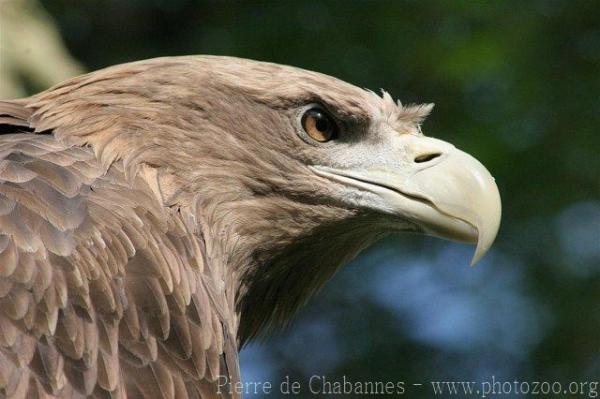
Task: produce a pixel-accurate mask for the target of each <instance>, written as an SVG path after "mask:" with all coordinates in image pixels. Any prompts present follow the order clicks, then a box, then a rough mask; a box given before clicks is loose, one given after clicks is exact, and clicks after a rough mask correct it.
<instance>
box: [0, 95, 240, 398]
mask: <svg viewBox="0 0 600 399" xmlns="http://www.w3.org/2000/svg"><path fill="white" fill-rule="evenodd" d="M60 90H67V89H66V88H63V89H60ZM60 90H59V91H60ZM57 102H58V103H60V98H57V99H55V102H47V103H44V104H41V106H43V107H44V110H42V111H43V112H38V113H37V114H36V115H38V116H36V117H34V116H33V112H32V111H31V110H30V109H29V108H27V107H26V106H25V102H22V101H17V102H2V101H0V133H3V134H1V135H0V396H6V397H11V398H35V397H39V398H42V397H48V398H50V397H52V398H67V397H68V398H70V397H97V398H127V397H130V398H133V397H145V398H156V397H163V398H188V397H189V398H217V397H229V396H227V395H225V394H223V395H219V394H216V392H217V391H216V381H217V379H218V377H219V376H223V375H224V376H226V377H227V378H228V379H229V380H230V381H231V382H233V383H235V382H236V381H239V373H238V371H237V370H238V365H237V362H238V359H237V342H236V339H235V331H230V329H231V323H230V320H232V319H234V318H235V316H234V314H232V313H227V312H228V311H229V312H233V309H229V308H228V306H227V304H228V303H230V302H231V301H228V300H227V298H226V295H225V291H224V288H223V284H222V282H221V283H220V284H219V283H217V281H221V280H222V278H223V276H222V275H219V270H211V268H210V265H209V264H207V263H206V260H205V251H204V247H203V241H202V240H201V238H200V237H199V236H198V235H196V234H195V233H194V231H195V230H194V229H195V227H194V218H193V216H191V215H189V214H184V213H180V212H176V211H175V210H171V209H169V208H167V207H165V206H163V204H162V203H161V201H160V200H161V198H162V194H161V188H160V185H159V182H158V180H157V176H156V173H155V171H152V170H145V171H144V173H140V174H137V175H136V174H135V173H129V172H128V171H127V168H126V167H125V166H123V164H122V163H121V162H120V161H117V162H115V163H113V164H112V165H111V166H110V167H108V168H107V167H106V166H105V165H101V163H100V162H99V161H98V160H97V159H96V156H95V154H94V152H93V151H92V150H91V149H90V148H84V147H74V146H70V145H68V144H65V143H63V142H60V141H59V140H57V139H56V138H55V137H54V136H53V135H52V134H44V135H38V134H33V133H31V132H33V131H38V132H39V131H47V129H48V127H50V126H56V123H59V122H60V121H61V120H62V121H65V120H70V118H71V119H72V118H73V116H70V115H66V114H64V113H60V112H59V111H57V110H56V109H57V108H56V107H57ZM41 113H45V116H44V118H46V119H45V120H43V119H40V117H39V115H41ZM50 120H51V121H50ZM57 121H59V122H57ZM90 123H92V122H90ZM94 123H99V122H98V121H95V122H94ZM106 126H110V123H108V122H106ZM50 133H51V132H50ZM107 134H109V133H107ZM111 134H112V133H111ZM153 173H154V174H153Z"/></svg>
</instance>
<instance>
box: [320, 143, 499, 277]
mask: <svg viewBox="0 0 600 399" xmlns="http://www.w3.org/2000/svg"><path fill="white" fill-rule="evenodd" d="M407 147H408V150H407V151H406V152H408V153H409V154H412V155H411V156H410V159H411V161H412V163H410V164H408V165H406V167H404V168H402V170H401V171H399V170H398V168H393V167H390V166H381V165H379V166H373V167H370V168H365V169H360V170H356V169H336V168H330V167H323V166H316V167H314V170H315V171H316V172H317V173H318V174H320V175H322V176H326V177H329V178H332V179H335V180H338V181H340V182H342V183H345V184H351V185H354V186H356V187H358V188H361V189H363V190H368V191H371V192H373V193H375V194H377V195H378V196H379V197H380V198H381V199H382V200H383V203H385V204H386V208H387V209H386V210H387V211H388V212H390V213H393V214H396V215H400V216H402V217H404V218H406V219H408V220H411V221H412V222H414V223H415V224H417V225H419V226H420V227H421V228H422V229H423V231H424V232H425V233H426V234H430V235H434V236H437V237H441V238H446V239H450V240H456V241H461V242H468V243H477V248H476V250H475V254H474V255H473V259H472V260H471V265H474V264H475V263H476V262H478V261H479V260H480V259H481V258H482V257H483V255H484V254H485V253H486V252H487V251H488V249H489V248H490V247H491V245H492V243H493V242H494V239H495V238H496V234H497V232H498V228H499V226H500V215H501V203H500V194H499V192H498V187H497V186H496V183H495V181H494V178H493V177H492V176H491V175H490V173H489V172H488V171H487V169H486V168H485V167H484V166H483V165H482V164H481V163H480V162H479V161H477V160H476V159H475V158H473V157H472V156H470V155H469V154H467V153H465V152H462V151H460V150H458V149H456V148H455V147H454V146H452V145H450V144H448V143H446V142H443V141H441V140H436V139H431V138H427V137H416V138H411V139H410V141H409V142H408V145H407Z"/></svg>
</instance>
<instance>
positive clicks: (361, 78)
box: [42, 0, 600, 397]
mask: <svg viewBox="0 0 600 399" xmlns="http://www.w3.org/2000/svg"><path fill="white" fill-rule="evenodd" d="M42 3H43V5H44V6H45V8H46V9H47V10H48V11H49V12H50V13H51V14H52V15H53V17H54V18H55V20H56V22H57V24H58V26H59V29H60V31H61V33H62V36H63V38H64V40H65V42H66V45H67V47H68V48H69V49H70V51H71V52H72V54H73V55H74V56H75V57H76V58H77V59H78V60H79V61H81V62H82V63H83V64H84V65H85V66H86V67H87V68H89V69H90V70H91V69H96V68H100V67H104V66H108V65H111V64H115V63H120V62H126V61H132V60H137V59H142V58H149V57H155V56H164V55H178V54H200V53H202V54H226V55H234V56H240V57H247V58H253V59H260V60H268V61H273V62H278V63H284V64H291V65H295V66H299V67H303V68H308V69H312V70H316V71H320V72H323V73H327V74H331V75H334V76H337V77H339V78H342V79H344V80H347V81H350V82H352V83H354V84H356V85H358V86H361V87H367V88H370V89H374V90H377V89H378V88H380V87H383V88H385V89H386V90H388V91H390V92H391V93H392V95H394V96H395V97H398V98H400V99H401V100H402V101H403V102H435V103H436V104H437V105H436V108H435V110H434V112H433V114H432V116H431V117H430V118H429V119H428V120H427V122H426V123H425V125H424V131H425V133H426V134H429V135H432V136H435V137H439V138H442V139H445V140H448V141H451V142H453V143H455V144H456V145H457V146H458V147H461V148H463V149H464V150H466V151H468V152H470V153H472V154H474V155H475V156H476V157H477V158H479V159H480V160H481V161H482V162H483V163H484V164H485V165H486V166H488V168H489V169H490V170H491V171H492V173H493V174H494V175H495V177H496V179H497V182H498V185H499V187H500V191H501V194H502V198H503V206H504V216H503V224H502V227H501V230H500V234H499V236H498V239H497V243H496V246H495V248H494V250H493V251H492V253H491V254H490V255H489V256H488V258H487V259H486V260H485V261H484V262H482V264H480V265H479V266H478V267H477V268H475V269H470V268H468V267H466V265H467V263H468V257H469V251H470V249H469V248H467V247H465V246H460V245H453V244H447V243H442V242H440V241H437V240H432V239H426V238H425V239H423V238H419V237H409V236H404V237H394V238H391V239H389V240H386V241H384V242H382V243H380V244H378V245H377V246H376V247H375V248H372V249H370V250H368V251H367V252H365V253H364V254H363V255H361V256H360V257H359V259H357V260H356V261H354V262H353V263H352V264H351V265H349V266H348V267H346V268H345V269H344V270H342V271H341V272H340V273H339V274H338V275H337V276H336V278H334V279H333V281H332V282H331V283H330V284H329V285H328V286H327V287H326V288H325V289H324V291H323V292H322V293H321V294H320V295H319V296H318V297H317V298H316V299H315V300H314V301H313V302H312V303H311V304H310V305H309V306H308V307H307V308H306V309H305V310H304V311H302V312H301V314H300V315H299V317H298V319H297V321H296V322H295V324H294V325H293V326H292V328H291V329H289V330H288V331H286V332H284V333H282V334H280V335H277V336H274V337H271V338H270V339H269V340H267V341H266V342H264V343H262V344H260V345H259V344H256V345H253V346H251V347H250V348H248V349H247V350H246V351H245V352H244V354H243V364H242V370H243V374H244V376H245V378H246V379H252V380H261V379H263V380H264V379H271V380H273V381H280V380H281V378H283V376H285V375H291V376H292V378H297V379H300V380H303V381H307V379H308V378H309V377H310V376H311V375H313V374H317V375H321V374H326V375H327V376H329V377H330V378H332V379H335V378H340V377H341V376H342V375H346V376H347V377H348V378H350V379H353V380H357V381H365V380H375V381H377V380H383V381H407V384H409V383H413V382H416V383H426V382H427V381H429V380H431V379H433V380H444V379H452V378H460V379H465V380H474V381H480V380H485V379H489V378H491V376H492V375H495V376H496V377H497V378H505V379H506V380H509V381H512V379H514V378H518V379H519V380H521V381H523V380H554V379H557V380H560V381H563V382H569V381H572V380H573V381H578V380H582V381H586V380H587V381H589V380H596V381H597V380H598V377H599V376H600V202H599V191H600V156H599V155H600V134H599V133H600V132H599V131H598V129H599V126H600V23H599V21H600V2H598V1H566V0H551V1H537V0H536V1H528V2H521V1H490V2H477V1H451V2H450V1H353V2H351V1H294V2H290V1H277V2H275V1H272V2H224V1H193V0H148V1H142V0H127V1H125V0H123V1H117V0H112V1H107V0H104V1H93V2H92V1H78V2H73V1H68V0H52V1H50V0H46V1H43V2H42ZM407 390H408V392H409V397H429V396H431V392H430V391H428V390H427V389H426V388H414V387H408V388H407Z"/></svg>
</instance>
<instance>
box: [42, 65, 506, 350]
mask: <svg viewBox="0 0 600 399" xmlns="http://www.w3.org/2000/svg"><path fill="white" fill-rule="evenodd" d="M57 95H60V102H59V103H57V102H56V101H53V98H52V97H53V96H55V97H56V96H57ZM47 103H52V112H53V113H52V114H44V106H45V104H47ZM34 106H35V107H36V108H37V109H38V112H37V117H38V118H39V119H40V121H39V122H38V124H37V126H38V127H39V130H44V129H53V130H54V134H55V135H56V136H57V137H59V138H61V139H63V140H66V141H70V142H74V143H77V144H81V145H89V146H91V147H92V148H93V149H94V151H95V152H96V154H97V155H98V157H99V159H100V160H101V161H102V163H103V164H104V165H105V166H106V167H109V165H111V164H112V163H114V162H115V161H117V160H121V161H122V162H123V164H124V168H125V169H127V170H129V171H131V173H132V174H135V173H138V172H139V171H140V170H147V169H151V170H153V171H154V172H155V174H153V176H157V179H158V186H159V191H160V198H161V201H162V202H163V204H164V205H165V206H167V207H170V208H171V209H177V210H178V211H179V212H182V213H183V214H186V215H189V218H191V219H193V220H194V223H196V224H197V225H198V226H199V227H198V229H199V232H200V233H201V234H202V237H203V239H204V240H205V242H206V248H207V257H208V258H209V259H210V261H211V262H212V263H213V264H215V265H219V266H218V267H217V266H215V267H216V268H217V270H222V272H219V273H221V274H220V275H221V276H223V277H222V279H223V283H224V284H225V286H226V287H227V290H228V292H229V295H230V297H231V298H232V299H231V301H232V302H233V303H234V305H233V306H234V307H235V309H236V312H237V314H238V315H239V330H238V337H239V339H240V341H241V342H245V341H247V340H248V339H249V338H252V337H254V336H257V335H259V334H261V333H263V332H265V331H268V330H270V329H271V328H272V327H274V326H278V325H281V324H284V323H286V322H287V321H288V320H289V319H290V317H291V315H293V314H294V312H295V311H296V310H297V309H298V307H299V306H300V305H302V304H303V303H304V302H306V300H307V299H308V298H309V297H310V296H311V295H312V294H313V293H314V292H315V291H316V290H317V289H319V288H320V287H321V286H322V285H323V284H324V282H325V281H327V279H329V278H330V277H331V276H332V275H333V273H334V272H335V271H336V270H337V269H338V268H339V267H340V265H342V264H344V263H346V262H347V261H349V260H350V259H351V258H352V257H353V256H355V255H356V254H357V253H358V252H359V251H360V250H361V249H363V248H365V247H366V246H368V245H369V244H371V243H372V242H374V241H375V240H377V239H379V238H380V237H382V236H383V235H386V234H389V233H393V232H402V231H404V232H417V233H423V234H428V235H434V236H437V237H442V238H445V239H451V240H457V241H461V242H468V243H474V244H476V245H477V248H476V250H475V255H474V257H473V263H474V262H476V261H477V260H479V259H480V258H481V257H482V256H483V255H484V254H485V252H486V251H487V250H488V249H489V247H490V245H491V244H492V242H493V240H494V238H495V236H496V233H497V231H498V227H499V224H500V196H499V194H498V189H497V187H496V184H495V182H494V179H493V177H492V176H491V175H490V173H489V172H488V171H487V170H486V168H485V167H484V166H483V165H482V164H481V163H479V162H478V161H477V160H476V159H475V158H473V157H472V156H471V155H469V154H466V153H465V152H462V151H460V150H459V149H457V148H456V147H454V146H453V145H452V144H449V143H447V142H444V141H441V140H437V139H434V138H430V137H427V136H425V135H424V134H423V133H422V131H421V127H420V124H421V122H422V121H423V119H424V118H425V117H426V116H427V115H428V114H429V112H430V111H431V109H432V107H433V106H432V105H431V104H428V105H412V106H404V105H402V104H401V103H400V102H395V101H393V100H392V97H391V96H390V95H389V94H388V93H386V92H383V94H382V95H378V94H376V93H374V92H371V91H368V90H364V89H361V88H358V87H355V86H353V85H350V84H348V83H345V82H343V81H340V80H338V79H335V78H333V77H329V76H326V75H322V74H319V73H315V72H310V71H305V70H302V69H298V68H293V67H288V66H282V65H276V64H271V63H264V62H257V61H250V60H242V59H237V58H229V57H210V56H202V57H198V56H193V57H169V58H159V59H154V60H148V61H141V62H138V63H131V64H125V65H121V66H116V67H112V68H108V69H106V70H103V71H99V72H95V73H93V74H91V75H86V76H83V77H80V78H77V79H75V80H73V81H69V82H67V83H65V84H63V85H62V86H59V87H57V88H55V89H53V90H52V91H50V92H47V93H45V94H42V95H41V96H40V97H39V98H37V103H35V104H34ZM61 107H62V108H64V109H66V111H64V110H63V111H60V108H61ZM69 109H72V110H73V112H68V110H69ZM82 110H85V112H81V111H82ZM54 115H60V118H61V119H60V120H57V118H58V116H54ZM217 274H218V273H217Z"/></svg>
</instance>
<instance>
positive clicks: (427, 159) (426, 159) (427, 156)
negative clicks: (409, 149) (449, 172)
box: [415, 152, 442, 163]
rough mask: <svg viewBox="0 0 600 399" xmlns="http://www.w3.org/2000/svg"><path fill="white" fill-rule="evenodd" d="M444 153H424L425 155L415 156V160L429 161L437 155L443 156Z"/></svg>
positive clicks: (417, 161) (418, 161) (419, 161)
mask: <svg viewBox="0 0 600 399" xmlns="http://www.w3.org/2000/svg"><path fill="white" fill-rule="evenodd" d="M441 155H442V154H441V153H439V152H432V153H429V154H423V155H419V156H418V157H416V158H415V162H416V163H424V162H429V161H431V160H434V159H436V158H437V157H439V156H441Z"/></svg>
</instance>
